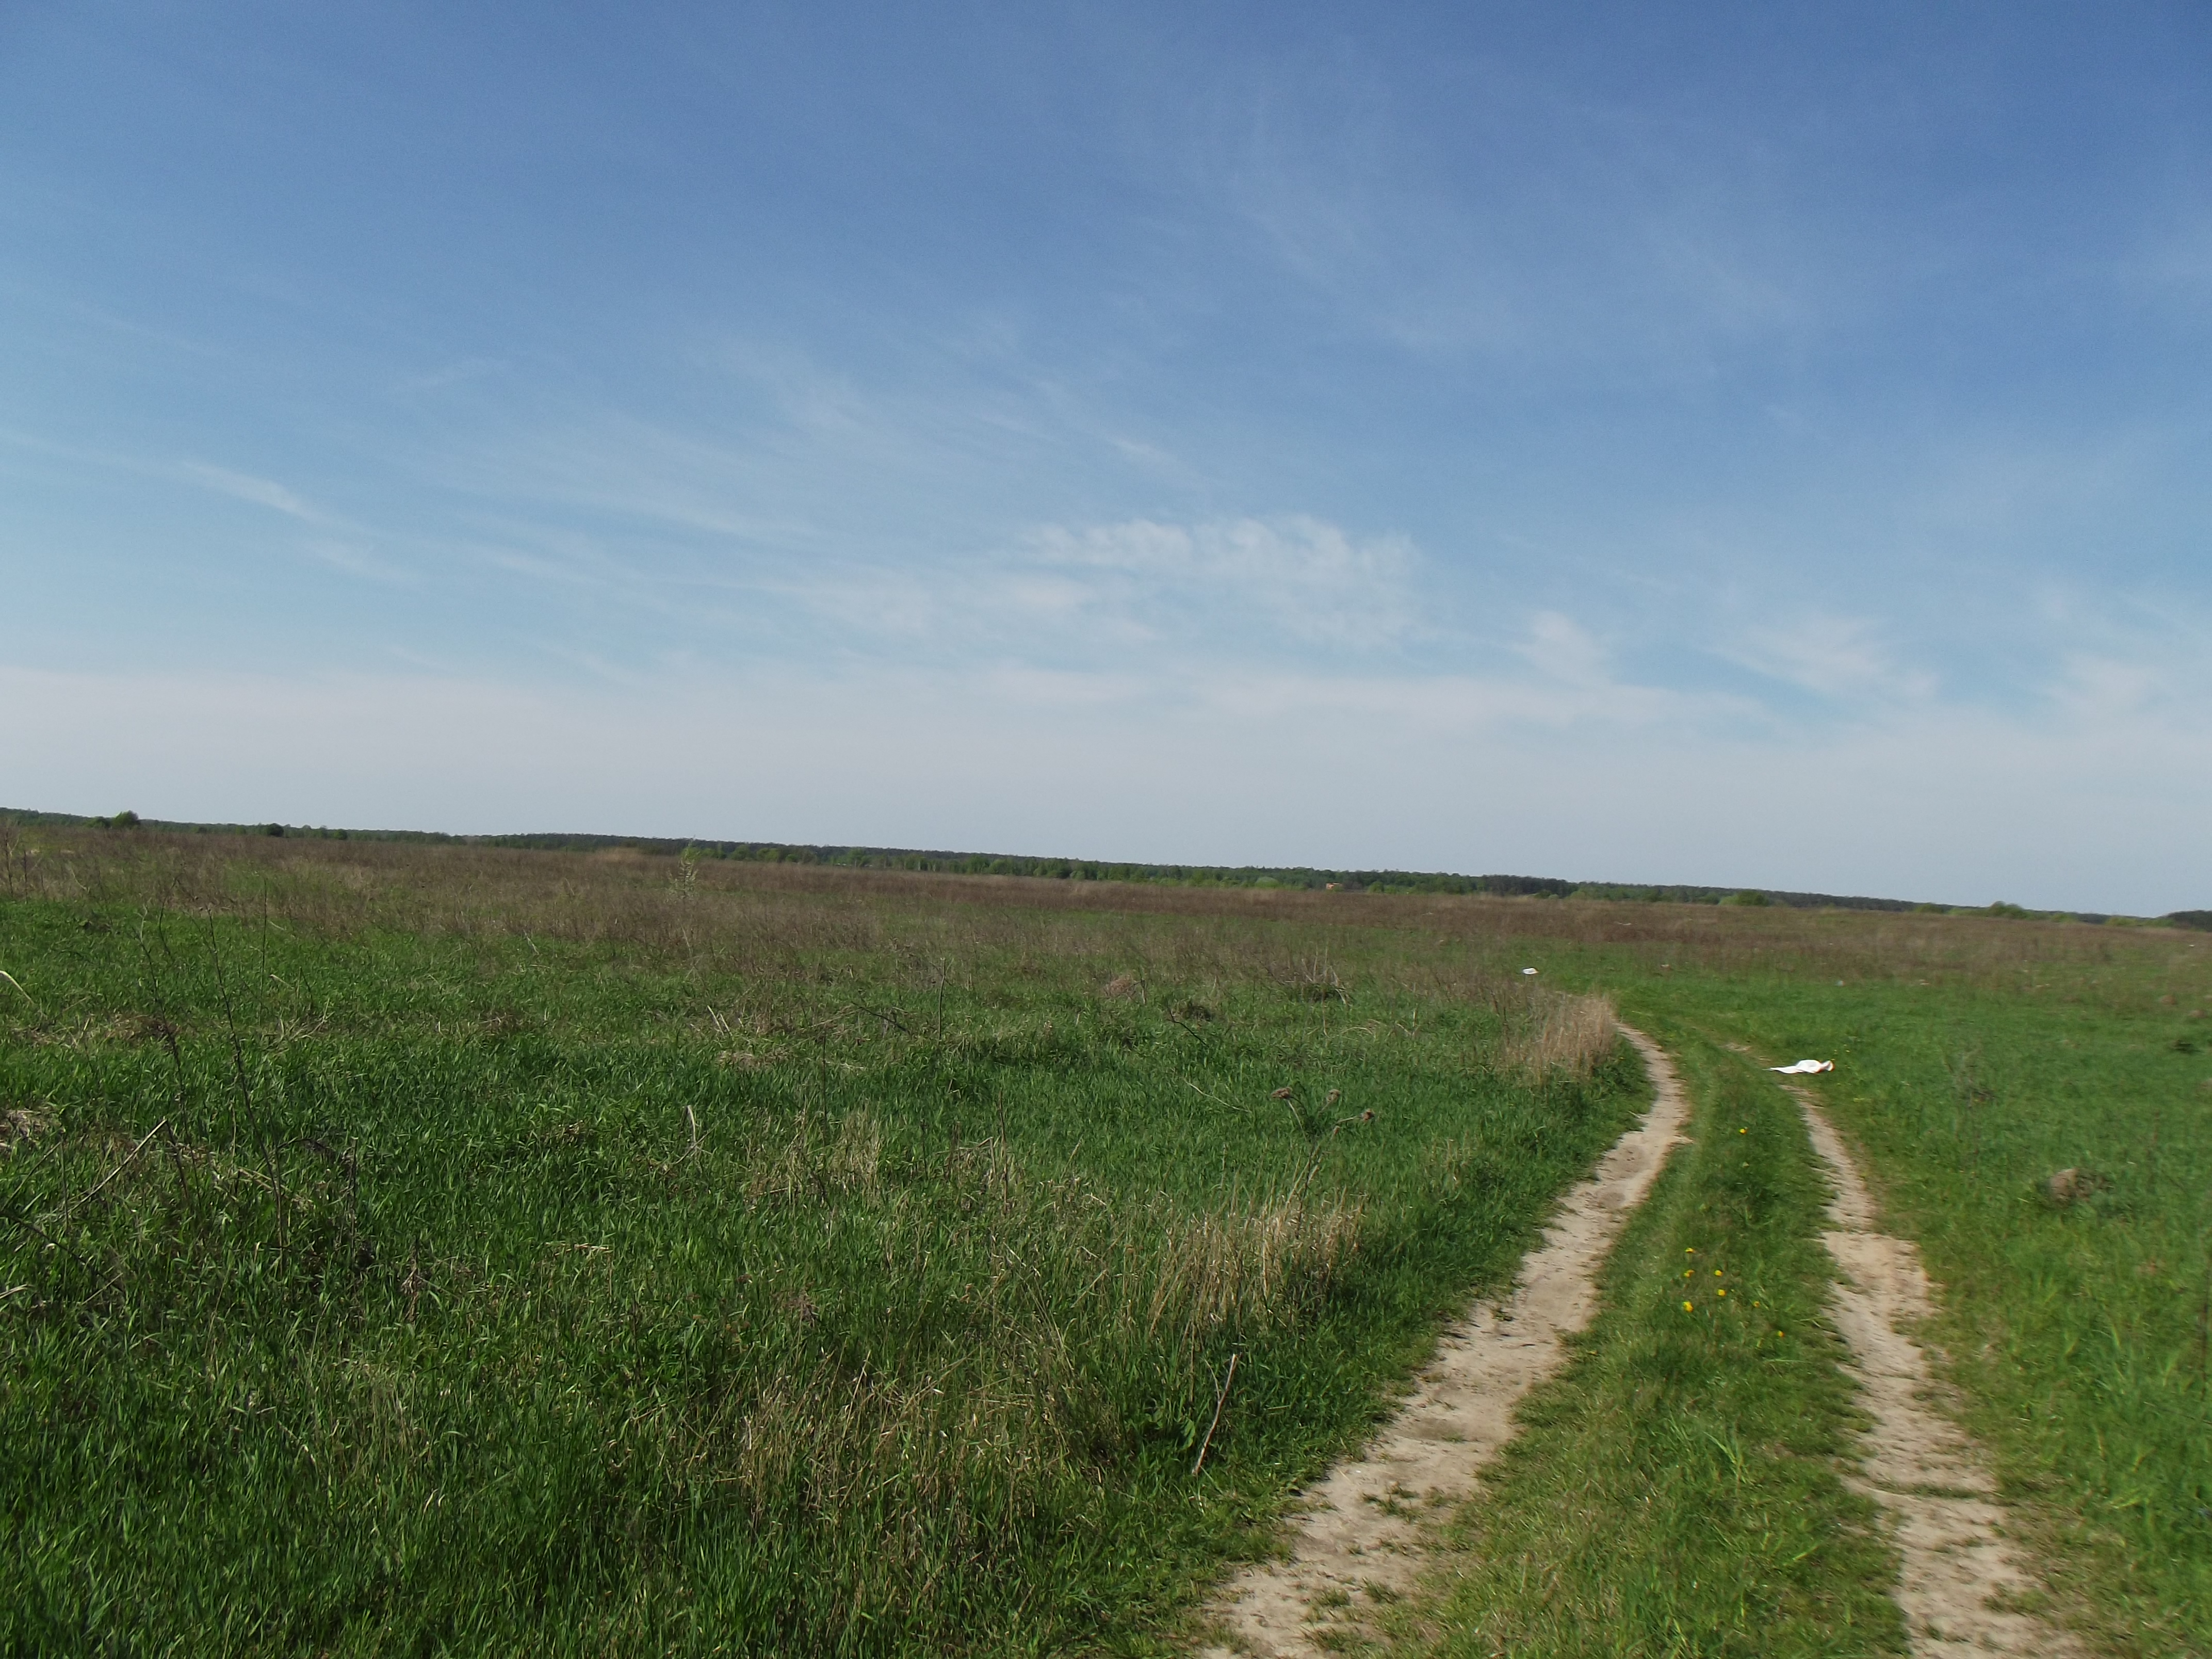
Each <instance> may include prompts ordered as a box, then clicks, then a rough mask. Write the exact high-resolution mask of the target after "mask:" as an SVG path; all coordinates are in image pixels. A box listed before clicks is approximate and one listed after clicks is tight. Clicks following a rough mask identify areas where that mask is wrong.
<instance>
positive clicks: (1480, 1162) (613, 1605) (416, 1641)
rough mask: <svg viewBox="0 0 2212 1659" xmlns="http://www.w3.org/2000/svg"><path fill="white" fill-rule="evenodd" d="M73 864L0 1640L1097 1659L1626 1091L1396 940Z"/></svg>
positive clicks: (922, 893)
mask: <svg viewBox="0 0 2212 1659" xmlns="http://www.w3.org/2000/svg"><path fill="white" fill-rule="evenodd" d="M99 851H100V849H99V848H96V847H95V848H94V853H95V854H97V853H98V852H99ZM192 856H193V857H194V858H195V859H197V853H195V854H192ZM50 867H52V866H50ZM76 874H77V877H79V878H82V879H83V882H84V886H83V890H82V892H79V893H76V894H75V895H70V896H60V895H53V894H52V893H51V892H50V894H49V896H40V897H18V898H16V899H15V900H14V901H13V902H8V903H7V904H6V905H5V906H4V908H0V918H4V921H0V963H4V965H5V966H6V969H7V970H8V972H9V974H10V975H11V976H12V981H13V983H12V984H0V994H5V995H7V996H8V997H9V1000H10V1003H11V1005H12V1006H9V1008H8V1010H7V1012H6V1014H5V1016H4V1018H5V1025H4V1028H0V1029H4V1030H5V1043H4V1048H0V1101H4V1103H5V1109H6V1110H7V1112H8V1114H9V1116H8V1119H7V1121H8V1125H9V1128H8V1134H9V1143H10V1145H9V1156H8V1157H7V1158H5V1160H4V1161H0V1206H4V1207H0V1216H4V1221H0V1230H4V1231H0V1275H4V1282H0V1290H4V1291H6V1292H7V1295H6V1299H5V1301H4V1302H0V1387H4V1392H3V1393H0V1447H4V1448H5V1451H4V1453H0V1513H4V1514H5V1515H6V1516H7V1520H8V1532H7V1541H6V1546H5V1553H4V1556H0V1563H3V1564H4V1565H0V1649H4V1650H9V1651H32V1650H39V1651H55V1652H60V1651H101V1652H118V1653H122V1652H160V1651H170V1650H176V1651H234V1652H272V1653H273V1652H323V1651H331V1652H338V1653H344V1652H360V1653H368V1652H376V1653H392V1652H422V1653H430V1652H441V1651H461V1652H531V1653H552V1652H578V1653H605V1652H611V1651H615V1652H647V1651H652V1652H659V1651H698V1652H716V1651H726V1652H761V1653H767V1652H785V1653H805V1652H817V1653H829V1652H837V1653H868V1652H889V1651H896V1650H903V1651H912V1652H920V1651H971V1650H972V1651H992V1652H1006V1651H1027V1650H1038V1651H1044V1650H1060V1649H1063V1648H1065V1647H1066V1646H1068V1645H1071V1644H1095V1645H1100V1646H1104V1647H1108V1648H1115V1649H1123V1650H1142V1649H1144V1648H1146V1646H1148V1645H1152V1644H1156V1643H1157V1642H1158V1640H1159V1639H1160V1636H1161V1633H1162V1632H1166V1631H1169V1630H1170V1629H1171V1628H1172V1627H1173V1626H1174V1625H1175V1624H1176V1620H1178V1618H1179V1617H1180V1616H1181V1614H1182V1610H1183V1609H1184V1608H1185V1607H1186V1606H1187V1605H1188V1601H1189V1600H1190V1598H1191V1595H1192V1594H1193V1591H1194V1586H1196V1585H1198V1584H1200V1583H1202V1582H1203V1580H1204V1579H1205V1578H1206V1577H1207V1576H1208V1575H1209V1574H1210V1573H1212V1572H1213V1571H1217V1570H1218V1565H1219V1564H1220V1563H1221V1561H1222V1560H1223V1559H1224V1558H1225V1555H1226V1554H1228V1553H1232V1552H1235V1551H1237V1550H1238V1549H1249V1548H1250V1547H1252V1545H1253V1538H1254V1535H1253V1534H1251V1533H1250V1532H1249V1528H1247V1527H1246V1525H1245V1524H1244V1523H1247V1522H1250V1521H1251V1520H1253V1519H1254V1518H1255V1517H1264V1516H1267V1515H1268V1514H1270V1513H1271V1512H1273V1510H1275V1509H1276V1508H1278V1507H1279V1504H1281V1503H1282V1501H1283V1498H1284V1495H1285V1491H1286V1489H1287V1487H1288V1486H1289V1485H1290V1483H1291V1481H1293V1480H1296V1479H1297V1478H1298V1477H1300V1476H1302V1475H1304V1474H1308V1473H1310V1471H1312V1470H1313V1469H1315V1468H1317V1467H1319V1466H1321V1465H1322V1464H1323V1463H1325V1462H1326V1461H1327V1460H1328V1458H1329V1456H1330V1455H1332V1454H1334V1453H1336V1452H1339V1451H1340V1450H1341V1449H1344V1447H1345V1446H1346V1444H1347V1443H1348V1442H1349V1441H1350V1440H1352V1438H1353V1437H1356V1435H1357V1434H1358V1431H1359V1430H1360V1429H1361V1428H1362V1426H1363V1425H1364V1424H1366V1423H1368V1422H1370V1421H1371V1420H1372V1419H1373V1416H1374V1413H1376V1410H1377V1408H1378V1406H1379V1404H1380V1402H1381V1400H1382V1398H1383V1394H1384V1393H1385V1391H1386V1390H1387V1389H1388V1387H1389V1384H1390V1383H1392V1381H1393V1380H1394V1379H1395V1378H1397V1377H1399V1376H1402V1375H1403V1374H1404V1372H1405V1371H1406V1370H1407V1367H1408V1366H1409V1365H1410V1364H1412V1363H1413V1361H1414V1360H1415V1359H1416V1358H1418V1356H1419V1353H1420V1352H1421V1351H1422V1350H1423V1348H1424V1347H1425V1344H1426V1342H1427V1341H1428V1340H1430V1338H1431V1335H1432V1334H1433V1331H1434V1329H1435V1328H1436V1326H1437V1323H1438V1322H1439V1321H1440V1320H1441V1319H1442V1318H1443V1316H1446V1315H1447V1314H1448V1313H1449V1311H1450V1310H1452V1309H1453V1307H1454V1306H1455V1304H1457V1303H1458V1301H1459V1300H1460V1299H1461V1298H1462V1297H1463V1296H1465V1295H1466V1294H1467V1292H1468V1290H1469V1289H1470V1287H1473V1286H1476V1285H1484V1284H1493V1283H1495V1282H1497V1281H1498V1279H1500V1278H1501V1277H1502V1276H1504V1275H1505V1274H1507V1273H1510V1268H1511V1265H1512V1263H1513V1262H1514V1261H1515V1260H1516V1258H1517V1256H1518V1255H1519V1254H1520V1252H1521V1250H1522V1249H1523V1248H1524V1247H1525V1245H1526V1243H1527V1242H1528V1238H1529V1237H1530V1235H1531V1231H1532V1229H1533V1228H1534V1225H1535V1224H1536V1223H1537V1222H1538V1221H1539V1220H1540V1218H1541V1215H1542V1213H1543V1211H1544V1209H1545V1207H1546V1206H1547V1202H1548V1201H1549V1200H1550V1199H1551V1197H1552V1195H1553V1194H1554V1193H1555V1192H1556V1191H1557V1190H1558V1189H1559V1188H1560V1187H1561V1186H1562V1185H1563V1184H1564V1183H1565V1182H1566V1181H1567V1180H1569V1179H1570V1178H1571V1176H1573V1175H1575V1174H1576V1173H1577V1172H1578V1171H1579V1170H1581V1169H1582V1168H1583V1167H1584V1166H1585V1165H1586V1164H1588V1163H1589V1161H1590V1159H1591V1158H1593V1157H1595V1154H1596V1153H1597V1152H1598V1151H1599V1150H1600V1149H1601V1148H1602V1147H1603V1146H1605V1145H1606V1144H1607V1143H1608V1142H1609V1141H1610V1140H1611V1139H1613V1137H1614V1136H1615V1135H1616V1134H1617V1133H1619V1132H1620V1129H1621V1128H1622V1127H1623V1126H1624V1124H1625V1123H1626V1121H1627V1120H1628V1118H1629V1117H1631V1116H1632V1115H1633V1113H1634V1112H1635V1111H1636V1110H1637V1109H1638V1103H1639V1102H1640V1100H1641V1099H1642V1097H1643V1094H1642V1087H1643V1085H1642V1082H1641V1079H1640V1076H1638V1075H1637V1074H1636V1073H1634V1072H1633V1071H1632V1069H1630V1067H1629V1066H1628V1063H1627V1062H1626V1060H1624V1058H1623V1056H1622V1054H1621V1053H1620V1051H1619V1050H1618V1048H1617V1046H1616V1044H1615V1043H1614V1042H1613V1037H1612V1034H1611V1032H1610V1030H1609V1028H1608V1027H1607V1025H1606V1024H1605V1023H1604V1019H1603V1017H1602V1013H1601V1012H1599V1015H1598V1018H1597V1019H1596V1020H1595V1022H1593V1021H1592V1019H1591V1018H1589V1011H1588V1010H1586V1009H1583V1007H1582V1006H1581V1005H1580V1004H1578V1003H1577V1002H1576V1001H1575V1000H1572V999H1570V998H1565V997H1559V996H1553V995H1551V994H1547V993H1542V992H1532V991H1530V990H1528V989H1527V988H1526V987H1522V986H1521V985H1519V984H1506V983H1499V982H1493V981H1489V980H1487V979H1485V978H1483V977H1481V976H1480V975H1470V974H1468V973H1466V972H1464V971H1461V970H1456V969H1454V968H1453V967H1452V966H1451V964H1450V963H1449V952H1447V953H1445V955H1444V956H1443V957H1437V956H1427V957H1420V958H1413V957H1408V956H1407V953H1406V952H1405V951H1403V950H1402V949H1401V948H1400V945H1399V941H1398V940H1397V939H1395V936H1393V935H1392V934H1390V933H1387V932H1368V931H1359V930H1355V931H1352V932H1349V933H1347V932H1345V931H1344V930H1341V929H1337V928H1333V927H1317V926H1313V925H1307V924H1300V923H1297V922H1291V923H1285V922H1282V921H1276V920H1271V919H1267V918H1265V917H1262V918H1260V919H1256V920H1255V919H1252V918H1249V917H1245V916H1242V915H1235V914H1230V913H1219V914H1213V915H1199V916H1195V917H1187V916H1177V915H1155V916H1135V917H1130V916H1115V915H1095V914H1094V915H1085V914H1080V913H1076V912H1072V911H1067V910H1065V909H1060V910H1049V909H1040V908H1036V906H1035V905H1034V904H1024V903H1023V902H1019V899H1020V895H1019V894H1018V893H1017V894H1016V895H1014V898H1015V901H1016V902H1011V903H1010V902H1004V895H1003V890H998V894H997V896H995V897H994V890H992V889H989V888H983V887H977V886H969V887H967V888H964V889H962V890H961V892H962V894H963V900H962V901H961V902H948V901H947V900H945V898H943V897H942V896H939V890H936V889H929V888H915V887H912V886H901V885H897V884H886V883H885V881H884V878H846V884H844V885H842V886H841V885H838V884H834V883H833V884H827V885H824V884H820V883H814V884H811V885H802V886H787V887H781V888H780V887H776V886H774V885H768V886H761V885H751V886H741V887H732V888H729V889H718V888H715V887H713V886H711V885H709V884H708V883H707V882H705V881H702V878H701V877H700V875H699V873H698V872H696V871H691V870H686V869H684V868H682V867H680V866H679V867H673V868H671V864H670V862H669V861H665V860H663V861H660V862H659V864H658V865H657V866H653V867H650V868H641V867H640V866H637V865H635V864H634V863H624V862H622V861H614V862H611V863H600V864H593V863H591V862H588V861H586V860H570V859H562V860H557V861H556V860H550V859H549V858H548V857H547V855H542V854H502V855H499V856H497V857H493V858H486V859H482V860H475V861H473V862H470V861H466V860H462V861H453V860H444V861H441V860H436V859H431V860H424V859H422V857H420V856H419V855H418V856H415V857H413V858H411V859H410V858H405V857H401V858H396V859H394V860H392V861H390V862H388V863H387V864H385V865H382V866H376V865H363V864H362V863H361V862H360V861H359V860H355V859H352V858H350V857H344V856H319V857H316V858H313V859H311V860H301V859H299V858H297V857H288V859H287V860H284V861H281V862H272V861H269V860H262V861H259V862H247V861H243V860H237V861H232V862H229V863H225V862H222V860H220V859H217V860H215V861H212V862H210V861H206V860H201V861H198V862H192V863H187V862H185V860H182V859H179V858H173V857H171V856H169V855H168V854H167V852H166V851H165V850H164V849H162V848H152V849H150V850H149V851H148V852H146V853H145V854H143V855H142V856H140V857H138V858H137V860H135V861H129V862H126V863H125V864H124V865H122V866H115V865H110V866H106V867H103V868H101V869H100V870H98V871H94V870H92V869H91V868H90V867H89V866H87V865H86V864H84V863H83V862H82V861H80V862H79V863H78V864H77V866H76ZM1370 1114H1371V1115H1370ZM1232 1357H1234V1358H1236V1359H1237V1372H1236V1380H1235V1384H1234V1389H1233V1391H1232V1392H1231V1394H1230V1395H1229V1396H1228V1397H1227V1398H1226V1399H1225V1400H1224V1399H1222V1397H1221V1395H1220V1393H1219V1384H1220V1383H1221V1382H1222V1380H1223V1379H1224V1378H1225V1376H1226V1374H1227V1370H1228V1366H1229V1364H1230V1361H1231V1358H1232ZM1217 1405H1218V1406H1219V1407H1220V1416H1219V1422H1218V1427H1217V1426H1214V1425H1213V1417H1214V1413H1215V1409H1216V1407H1217ZM1209 1428H1212V1439H1211V1443H1210V1444H1205V1441H1206V1433H1207V1431H1208V1430H1209ZM1202 1444H1205V1450H1206V1462H1205V1467H1204V1468H1203V1469H1202V1470H1200V1471H1199V1472H1198V1473H1197V1474H1194V1473H1193V1468H1194V1463H1196V1462H1197V1461H1198V1453H1199V1450H1200V1447H1201V1445H1202Z"/></svg>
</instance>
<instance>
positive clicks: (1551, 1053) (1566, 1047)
mask: <svg viewBox="0 0 2212 1659" xmlns="http://www.w3.org/2000/svg"><path fill="white" fill-rule="evenodd" d="M1500 1000H1501V1001H1502V1002H1504V1004H1505V1005H1506V1006H1505V1007H1504V1011H1503V1012H1504V1026H1505V1034H1504V1042H1503V1043H1502V1044H1501V1046H1500V1049H1499V1058H1500V1060H1502V1061H1503V1062H1504V1064H1505V1065H1506V1066H1510V1067H1513V1068H1514V1069H1516V1070H1518V1071H1521V1072H1523V1073H1527V1074H1528V1075H1529V1076H1531V1077H1536V1078H1541V1077H1543V1076H1544V1075H1546V1074H1547V1073H1552V1072H1565V1073H1570V1074H1571V1075H1573V1076H1576V1077H1588V1076H1589V1075H1590V1074H1591V1073H1593V1072H1595V1070H1596V1069H1597V1068H1598V1066H1600V1065H1601V1064H1602V1063H1603V1062H1604V1061H1605V1060H1608V1059H1610V1058H1611V1057H1612V1056H1613V1052H1614V1050H1615V1049H1616V1048H1619V1047H1620V1015H1619V1013H1618V1012H1616V1011H1615V1010H1614V1008H1613V999H1612V998H1611V997H1589V996H1575V995H1571V994H1566V993H1563V992H1559V991H1552V990H1547V989H1545V988H1543V987H1536V988H1534V989H1533V990H1531V991H1529V992H1528V993H1527V994H1525V995H1523V996H1521V997H1519V998H1511V997H1508V998H1503V999H1500ZM1516 1004H1517V1005H1518V1006H1515V1005H1516Z"/></svg>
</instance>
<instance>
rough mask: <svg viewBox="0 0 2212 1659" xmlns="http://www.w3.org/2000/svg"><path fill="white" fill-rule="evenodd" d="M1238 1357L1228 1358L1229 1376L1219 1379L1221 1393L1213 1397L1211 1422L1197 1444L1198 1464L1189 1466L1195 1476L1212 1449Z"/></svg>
mask: <svg viewBox="0 0 2212 1659" xmlns="http://www.w3.org/2000/svg"><path fill="white" fill-rule="evenodd" d="M1238 1358H1239V1356H1237V1355H1236V1354H1233V1353H1232V1354H1231V1355H1230V1356H1229V1375H1228V1376H1225V1377H1223V1378H1222V1379H1221V1392H1220V1393H1219V1394H1218V1395H1215V1396H1214V1400H1213V1421H1212V1422H1211V1423H1209V1424H1207V1425H1206V1438H1205V1439H1203V1440H1201V1441H1200V1442H1199V1443H1198V1462H1195V1463H1193V1464H1192V1465H1191V1466H1190V1472H1191V1473H1192V1474H1197V1473H1198V1472H1199V1471H1200V1469H1202V1468H1205V1467H1206V1453H1207V1452H1209V1451H1211V1450H1212V1449H1213V1431H1215V1430H1216V1429H1218V1428H1219V1427H1220V1426H1221V1408H1222V1407H1224V1406H1225V1405H1227V1404H1228V1403H1229V1385H1230V1384H1231V1383H1234V1382H1235V1381H1236V1380H1237V1359H1238Z"/></svg>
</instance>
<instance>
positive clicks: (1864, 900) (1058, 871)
mask: <svg viewBox="0 0 2212 1659" xmlns="http://www.w3.org/2000/svg"><path fill="white" fill-rule="evenodd" d="M0 820H12V821H13V822H15V823H19V824H25V825H34V824H42V823H43V824H54V825H69V826H73V827H79V828H92V829H157V830H162V831H166V832H167V833H169V834H173V835H200V836H301V837H304V838H308V839H319V840H329V841H349V840H350V841H383V842H419V843H422V844H425V845H445V846H460V847H508V848H519V849H523V850H526V851H533V852H563V853H599V852H606V851H610V850H617V849H620V850H626V851H630V852H635V853H641V854H647V855H648V856H652V857H665V858H676V857H679V856H682V855H683V854H686V853H688V854H690V855H691V856H692V857H694V858H710V859H720V860H738V861H740V862H744V863H752V864H819V865H828V866H834V867H836V868H838V869H846V870H909V871H916V872H928V873H933V874H938V875H953V876H1028V877H1033V878H1042V879H1045V880H1052V881H1120V882H1150V883H1156V884H1168V885H1173V886H1179V887H1252V888H1300V889H1304V890H1309V891H1316V892H1328V891H1340V892H1346V893H1470V894H1472V893H1480V894H1487V895H1489V896H1492V897H1498V898H1543V899H1610V900H1614V901H1619V902H1630V903H1644V904H1728V905H1766V904H1772V905H1782V906H1784V907H1787V908H1790V909H1796V910H1818V909H1838V910H1889V911H1916V912H1922V913H1927V914H1948V915H1987V916H2006V917H2014V918H2020V919H2033V920H2040V921H2087V922H2107V921H2110V922H2119V923H2136V922H2138V921H2140V919H2139V918H2136V917H2131V916H2108V915H2097V914H2093V913H2087V912H2075V911H2053V910H2029V909H2027V908H2023V907H2021V906H2020V905H2017V904H2008V903H2006V902H2002V901H1999V902H1996V903H1994V904H1990V905H1986V906H1974V907H1966V906H1954V905H1944V904H1929V903H1915V902H1912V901H1911V900H1910V899H1888V898H1871V897H1868V896H1864V895H1861V894H1840V893H1795V892H1784V891H1782V890H1778V889H1743V888H1733V887H1697V886H1685V885H1680V884H1666V885H1656V886H1655V885H1646V884H1638V883H1632V882H1601V881H1565V880H1562V879H1560V878H1558V877H1556V876H1507V875H1486V876H1462V875H1455V874H1452V873H1450V872H1443V871H1413V870H1316V869H1310V868H1308V867H1306V866H1302V865H1301V866H1267V865H1233V866H1232V865H1206V864H1131V863H1116V862H1109V861H1104V860H1092V859H1060V858H1033V857H1030V856H1027V855H1025V854H1010V853H953V852H943V851H925V850H920V849H915V848H898V847H821V846H809V845H806V844H805V843H803V842H773V841H696V840H686V839H683V838H680V837H676V836H594V835H563V834H544V835H516V836H453V835H447V834H445V833H444V832H443V831H441V830H436V829H327V828H324V827H322V826H319V825H307V824H297V825H295V824H285V823H169V822H165V821H163V820H161V819H157V818H141V817H139V816H138V814H137V813H136V812H118V813H116V814H114V815H113V816H112V817H90V818H88V817H76V816H74V815H72V814H70V813H66V812H33V811H9V810H5V809H0ZM2160 920H2162V921H2167V922H2171V923H2172V924H2173V925H2175V926H2177V927H2194V928H2200V929H2203V930H2206V931H2212V910H2176V911H2174V912H2173V913H2172V915H2168V916H2165V917H2162V918H2160Z"/></svg>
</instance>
